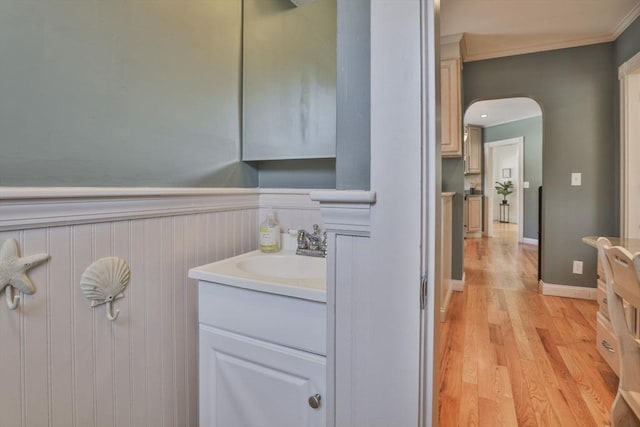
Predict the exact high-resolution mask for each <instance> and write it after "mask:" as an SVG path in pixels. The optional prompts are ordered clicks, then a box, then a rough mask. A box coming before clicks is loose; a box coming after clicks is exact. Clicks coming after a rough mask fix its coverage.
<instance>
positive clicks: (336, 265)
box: [310, 191, 376, 427]
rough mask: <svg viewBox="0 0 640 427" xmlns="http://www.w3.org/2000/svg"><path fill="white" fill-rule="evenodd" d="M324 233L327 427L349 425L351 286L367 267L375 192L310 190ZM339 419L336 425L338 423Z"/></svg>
mask: <svg viewBox="0 0 640 427" xmlns="http://www.w3.org/2000/svg"><path fill="white" fill-rule="evenodd" d="M310 197H311V200H313V201H316V202H319V203H320V212H321V214H322V219H323V221H324V224H325V228H326V231H327V391H326V393H327V399H326V401H327V426H329V427H332V426H335V425H352V424H351V421H352V418H353V412H354V410H353V407H352V399H353V396H352V393H351V391H352V381H353V379H352V367H353V364H354V363H357V343H355V341H354V334H355V331H354V326H355V325H354V324H353V322H354V314H353V311H352V310H353V306H354V304H356V302H357V301H358V299H359V298H361V297H362V295H360V293H359V288H358V287H357V286H355V285H354V283H356V282H358V277H361V274H360V272H361V271H362V269H363V268H366V262H367V259H368V257H367V254H368V249H367V246H368V245H367V244H366V241H367V240H369V236H370V230H371V221H370V220H371V205H373V204H374V203H375V202H376V193H375V192H373V191H312V192H311V193H310ZM337 420H338V421H339V422H337Z"/></svg>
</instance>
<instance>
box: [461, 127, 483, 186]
mask: <svg viewBox="0 0 640 427" xmlns="http://www.w3.org/2000/svg"><path fill="white" fill-rule="evenodd" d="M464 173H465V175H469V174H480V173H482V128H481V127H479V126H467V128H466V137H465V139H464Z"/></svg>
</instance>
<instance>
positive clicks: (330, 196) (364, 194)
mask: <svg viewBox="0 0 640 427" xmlns="http://www.w3.org/2000/svg"><path fill="white" fill-rule="evenodd" d="M310 196H311V200H314V201H317V202H320V203H347V204H368V205H370V204H373V203H375V202H376V192H375V191H362V190H347V191H344V190H343V191H341V190H315V191H311V193H310Z"/></svg>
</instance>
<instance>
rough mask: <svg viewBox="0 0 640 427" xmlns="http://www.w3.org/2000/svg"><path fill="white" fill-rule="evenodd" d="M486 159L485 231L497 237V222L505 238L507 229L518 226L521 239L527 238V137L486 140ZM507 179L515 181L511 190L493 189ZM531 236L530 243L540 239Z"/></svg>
mask: <svg viewBox="0 0 640 427" xmlns="http://www.w3.org/2000/svg"><path fill="white" fill-rule="evenodd" d="M484 160H485V161H484V164H485V169H484V170H485V180H484V194H485V197H486V198H487V202H486V203H485V206H486V208H487V209H486V212H485V221H484V223H485V227H484V234H485V236H487V237H494V228H495V226H498V227H499V228H500V231H502V237H503V238H504V237H505V236H506V235H505V233H504V231H505V230H511V229H513V228H515V230H516V233H515V234H516V235H517V239H518V242H524V206H523V205H524V203H523V199H524V197H523V194H524V190H525V189H526V188H524V137H522V136H519V137H517V138H509V139H503V140H500V141H493V142H487V143H485V144H484ZM507 183H511V184H512V187H511V190H509V191H511V193H510V194H505V195H502V196H501V195H499V194H497V193H496V192H495V191H494V190H495V189H496V188H497V187H498V186H499V185H502V186H503V188H504V186H505V184H507ZM527 185H529V183H528V184H527ZM527 188H528V187H527ZM514 226H515V227H514ZM508 235H509V236H510V235H511V233H509V234H508ZM532 240H534V239H531V240H529V243H534V244H535V243H537V241H535V242H533V241H532Z"/></svg>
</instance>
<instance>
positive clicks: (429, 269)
mask: <svg viewBox="0 0 640 427" xmlns="http://www.w3.org/2000/svg"><path fill="white" fill-rule="evenodd" d="M421 8H422V20H421V22H422V25H421V27H422V28H421V30H422V64H423V67H422V69H423V71H422V106H421V110H422V113H421V114H422V120H423V126H422V129H423V132H422V178H421V179H422V215H421V220H422V233H421V237H422V244H421V247H422V256H421V258H422V263H421V264H422V265H421V268H420V269H421V274H422V282H423V285H422V289H423V291H422V293H423V299H422V301H423V302H422V304H421V306H422V315H421V341H422V342H421V355H420V367H421V369H420V370H421V372H420V380H421V386H420V405H421V410H420V425H421V426H422V427H426V426H437V425H438V406H439V405H438V399H439V394H438V390H439V386H440V384H439V372H438V370H439V368H438V367H439V366H440V361H439V353H440V351H439V340H440V334H439V331H440V326H439V325H440V319H439V315H440V299H441V291H442V290H441V286H442V284H441V280H442V277H441V274H440V251H439V249H440V248H439V247H438V246H439V241H438V242H437V243H436V237H437V236H438V233H439V230H440V221H441V219H440V213H441V208H440V205H441V195H440V194H441V189H442V179H441V171H440V164H441V156H440V148H439V144H438V143H437V141H440V128H439V126H438V123H439V122H440V119H439V116H440V91H439V90H438V88H439V87H440V67H439V66H438V64H439V62H440V61H439V57H438V52H439V50H438V49H436V46H439V44H440V41H439V36H438V33H437V30H438V29H439V23H438V20H439V16H438V14H439V12H438V11H437V8H436V7H435V5H434V0H423V1H422V3H421ZM460 126H461V124H460Z"/></svg>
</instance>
